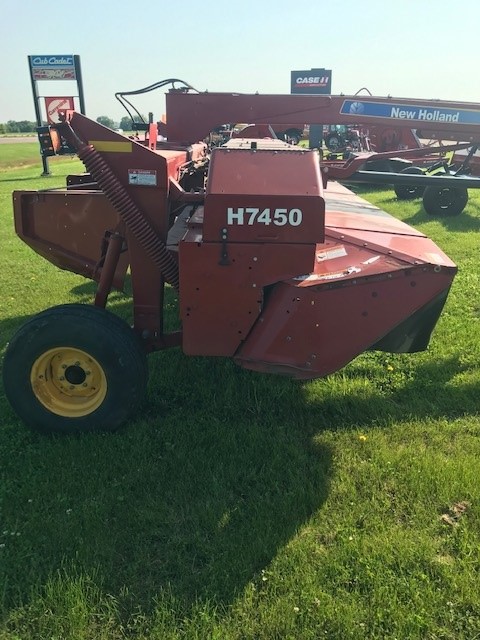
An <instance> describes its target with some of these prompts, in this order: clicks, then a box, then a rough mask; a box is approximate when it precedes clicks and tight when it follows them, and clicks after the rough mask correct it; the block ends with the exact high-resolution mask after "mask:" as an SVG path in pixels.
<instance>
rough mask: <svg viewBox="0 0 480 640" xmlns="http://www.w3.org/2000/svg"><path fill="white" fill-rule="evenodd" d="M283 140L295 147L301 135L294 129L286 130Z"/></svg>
mask: <svg viewBox="0 0 480 640" xmlns="http://www.w3.org/2000/svg"><path fill="white" fill-rule="evenodd" d="M285 139H286V141H287V142H288V143H289V144H293V145H296V144H298V143H299V142H300V140H301V134H300V133H299V132H298V131H296V129H288V131H285Z"/></svg>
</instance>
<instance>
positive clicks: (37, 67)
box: [28, 54, 77, 80]
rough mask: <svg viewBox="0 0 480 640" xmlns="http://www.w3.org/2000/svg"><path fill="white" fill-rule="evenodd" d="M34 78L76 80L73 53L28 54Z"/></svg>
mask: <svg viewBox="0 0 480 640" xmlns="http://www.w3.org/2000/svg"><path fill="white" fill-rule="evenodd" d="M28 60H29V63H30V69H31V73H32V78H33V79H34V80H76V78H77V76H76V69H75V58H74V56H73V55H70V54H68V55H55V56H54V55H36V56H28Z"/></svg>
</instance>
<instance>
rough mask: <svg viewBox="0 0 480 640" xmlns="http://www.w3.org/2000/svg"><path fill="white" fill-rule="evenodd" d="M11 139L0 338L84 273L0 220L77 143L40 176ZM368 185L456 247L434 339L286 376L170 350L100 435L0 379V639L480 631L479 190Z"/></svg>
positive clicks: (117, 301)
mask: <svg viewBox="0 0 480 640" xmlns="http://www.w3.org/2000/svg"><path fill="white" fill-rule="evenodd" d="M9 146H10V145H1V146H0V248H1V256H2V268H1V270H0V290H1V297H0V354H3V352H4V349H5V345H6V343H7V342H8V340H9V338H10V337H11V336H12V334H13V333H14V332H15V330H16V329H17V328H18V327H19V326H20V325H21V324H22V323H23V322H24V321H25V320H26V319H27V318H29V317H31V316H32V315H33V314H35V313H37V312H39V311H41V310H42V309H45V308H47V307H49V306H53V305H56V304H61V303H64V302H85V303H88V302H90V301H91V299H92V293H93V291H94V288H93V286H92V284H91V283H89V282H87V281H85V280H84V279H83V278H81V277H79V276H76V275H74V274H69V273H66V272H62V271H59V270H58V269H56V268H55V267H53V266H52V265H50V264H49V263H47V262H46V261H44V260H43V259H42V258H40V257H39V256H37V255H36V254H35V253H33V251H31V250H30V249H29V248H27V247H26V246H25V245H23V243H22V242H21V241H20V240H19V239H18V238H17V237H16V236H15V233H14V229H13V222H12V206H11V192H12V190H14V189H38V188H47V187H50V186H60V185H61V184H62V183H63V182H64V176H65V175H66V174H67V173H71V172H79V171H82V170H83V167H82V165H81V164H80V162H79V161H78V160H76V159H72V158H61V159H55V160H54V161H52V163H51V167H52V176H51V177H48V178H41V177H39V176H40V173H41V163H40V161H39V158H38V157H37V156H36V155H35V153H36V152H37V147H36V145H34V147H35V149H34V153H33V156H32V154H30V157H29V158H28V157H27V156H25V154H26V152H27V149H25V147H27V146H29V145H28V144H18V145H11V146H12V147H15V148H12V149H8V147H9ZM10 167H16V168H10ZM364 197H366V198H367V199H368V200H370V201H371V202H374V203H375V204H377V205H378V206H380V207H381V208H383V209H385V210H387V211H389V212H391V213H392V214H393V215H395V216H397V217H399V218H401V219H403V220H405V221H406V222H408V223H409V224H411V225H413V226H415V227H417V228H419V229H421V230H422V231H424V232H425V233H426V234H427V235H429V236H430V237H432V238H433V239H434V240H435V241H436V242H437V243H438V244H439V246H440V247H441V248H442V249H443V250H444V251H445V252H446V253H447V254H448V255H449V256H450V257H451V258H452V259H453V260H455V261H456V262H457V264H458V265H459V274H458V276H457V278H456V279H455V281H454V285H453V288H452V291H451V294H450V297H449V299H448V301H447V305H446V307H445V310H444V313H443V315H442V317H441V319H440V322H439V323H438V325H437V328H436V330H435V332H434V335H433V339H432V342H431V345H430V348H429V350H428V351H426V352H424V353H421V354H410V355H396V356H392V355H389V354H384V353H368V354H365V355H362V356H360V357H359V358H357V359H356V360H355V361H354V362H352V363H351V364H349V365H348V366H347V367H346V368H345V369H343V370H342V371H340V372H338V373H336V374H335V375H332V376H330V377H328V378H325V379H321V380H316V381H313V382H308V383H299V382H295V381H291V380H289V379H284V378H281V377H275V376H268V375H261V374H255V373H252V372H248V371H244V370H242V369H239V368H237V367H236V366H235V365H234V364H233V363H232V362H231V361H230V360H225V359H220V358H216V359H214V358H198V357H197V358H193V357H187V356H184V355H183V354H182V352H181V351H180V350H179V349H172V350H168V351H165V352H162V353H158V354H155V355H153V356H151V357H150V382H149V392H148V399H147V402H146V404H145V406H144V407H143V410H142V411H141V412H140V413H139V414H138V416H137V417H136V418H135V420H134V421H132V422H130V423H129V424H127V425H126V426H125V427H124V428H123V429H121V430H120V431H118V432H117V433H115V434H110V435H105V434H92V435H84V436H81V437H45V436H40V435H37V434H35V433H32V432H30V431H29V430H27V429H26V428H25V427H24V426H23V424H22V423H20V421H19V420H18V419H17V417H16V416H15V415H14V413H13V411H12V410H11V409H10V407H9V405H8V403H7V401H6V399H5V396H4V394H3V391H0V416H1V417H0V421H1V430H0V611H1V618H0V639H1V640H93V639H95V640H120V639H125V640H126V639H129V640H130V639H134V640H166V639H171V640H174V639H175V640H176V639H184V640H192V639H198V640H206V639H208V640H210V639H212V640H233V639H235V640H247V639H248V640H272V639H279V640H284V639H288V640H297V639H302V640H303V639H305V640H307V639H308V640H318V639H319V638H326V639H328V640H347V639H351V638H352V639H359V640H360V639H369V640H370V639H372V640H373V639H375V640H385V639H388V640H394V639H397V640H475V639H477V638H480V588H479V585H480V482H479V478H480V437H479V436H480V417H479V410H480V395H479V390H480V366H479V365H480V299H479V280H480V251H479V248H480V194H478V193H477V192H475V191H471V192H470V201H469V204H468V205H467V208H466V209H465V211H464V212H463V213H462V214H461V215H460V216H458V217H456V218H450V219H449V218H445V219H443V220H435V219H431V218H428V217H427V215H426V214H425V213H424V212H423V210H422V207H421V203H420V201H413V202H410V203H405V202H397V201H396V199H395V198H394V195H393V192H392V191H391V190H375V191H371V192H365V193H364ZM128 305H129V301H128V298H126V297H125V296H122V295H120V294H118V295H114V296H113V298H112V310H113V311H115V312H117V313H119V314H120V315H125V314H128ZM171 306H172V312H173V313H174V309H175V305H174V304H173V301H172V304H171ZM354 330H355V327H352V331H354Z"/></svg>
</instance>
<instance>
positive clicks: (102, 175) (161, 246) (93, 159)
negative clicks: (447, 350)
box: [78, 145, 179, 291]
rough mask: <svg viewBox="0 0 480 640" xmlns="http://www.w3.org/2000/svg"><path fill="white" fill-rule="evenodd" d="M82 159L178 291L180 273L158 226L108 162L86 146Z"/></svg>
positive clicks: (82, 149)
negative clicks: (141, 209)
mask: <svg viewBox="0 0 480 640" xmlns="http://www.w3.org/2000/svg"><path fill="white" fill-rule="evenodd" d="M78 157H79V158H80V160H81V161H82V162H83V164H84V165H85V168H86V169H87V171H88V173H90V174H91V176H92V177H93V179H94V180H95V182H97V184H98V185H99V187H100V188H101V189H102V191H103V192H104V193H105V195H106V197H107V198H108V200H109V201H110V202H111V204H112V205H113V206H114V207H115V209H116V210H117V211H118V212H119V213H120V215H121V217H122V219H123V220H124V222H125V224H126V225H127V227H128V228H129V230H130V231H131V232H132V233H133V235H134V236H135V237H136V238H137V239H138V241H139V242H140V244H141V245H142V247H143V248H144V249H145V251H146V253H147V254H148V255H149V257H150V258H151V259H152V260H153V261H154V263H155V264H156V265H157V266H158V268H159V269H160V270H161V272H162V274H163V277H164V278H165V280H166V282H168V283H169V284H170V285H171V286H172V287H174V288H175V289H176V290H177V291H178V289H179V273H178V265H177V263H176V262H175V260H174V259H173V257H172V256H171V255H170V253H169V252H168V250H167V247H166V245H165V243H164V242H163V241H162V240H161V239H160V238H159V237H158V234H157V232H156V230H155V229H154V227H153V226H152V225H151V223H150V222H149V221H148V219H146V218H145V216H144V215H143V214H142V212H141V211H140V209H139V208H138V207H137V205H136V204H135V202H134V201H133V200H132V198H131V197H130V195H129V194H128V192H127V190H126V189H125V187H124V186H123V185H122V183H121V182H120V180H119V179H118V178H117V176H116V175H115V174H114V173H113V171H112V170H111V168H110V167H109V165H108V164H107V162H106V161H105V160H104V159H103V158H102V156H101V155H100V153H99V152H98V151H97V150H96V149H95V147H93V146H92V145H82V146H81V148H80V149H79V150H78Z"/></svg>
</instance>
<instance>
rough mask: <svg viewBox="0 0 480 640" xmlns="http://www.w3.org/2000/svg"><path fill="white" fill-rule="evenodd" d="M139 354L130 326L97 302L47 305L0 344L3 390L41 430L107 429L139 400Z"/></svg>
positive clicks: (142, 386)
mask: <svg viewBox="0 0 480 640" xmlns="http://www.w3.org/2000/svg"><path fill="white" fill-rule="evenodd" d="M147 378H148V372H147V362H146V355H145V352H144V350H143V348H142V345H141V343H140V340H139V339H138V338H137V336H136V334H135V333H134V332H133V330H132V329H131V328H130V327H129V326H128V324H127V323H126V322H124V321H123V320H122V319H120V318H119V317H118V316H116V315H114V314H113V313H110V312H109V311H106V310H105V309H101V308H99V307H93V306H87V305H81V304H69V305H61V306H58V307H52V308H50V309H47V310H46V311H43V312H42V313H39V314H38V315H36V316H35V317H33V318H32V319H31V320H30V321H28V322H27V323H25V324H24V325H23V326H22V327H21V328H20V329H19V330H18V332H17V333H16V334H15V336H14V337H13V339H12V340H11V342H10V344H9V345H8V347H7V351H6V354H5V359H4V365H3V381H4V387H5V392H6V396H7V398H8V400H9V402H10V404H11V405H12V407H13V409H14V410H15V411H16V413H17V414H18V415H19V417H20V418H21V419H22V420H23V421H24V422H25V423H26V424H27V425H28V426H29V427H31V428H32V429H34V430H36V431H41V432H43V433H48V432H57V433H80V432H86V431H114V430H115V429H117V428H118V427H119V426H120V425H121V424H122V423H123V422H125V420H126V419H127V418H129V417H130V416H131V415H132V414H133V413H134V412H135V411H136V410H137V409H138V407H139V405H140V403H141V402H142V400H143V398H144V395H145V391H146V387H147Z"/></svg>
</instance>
